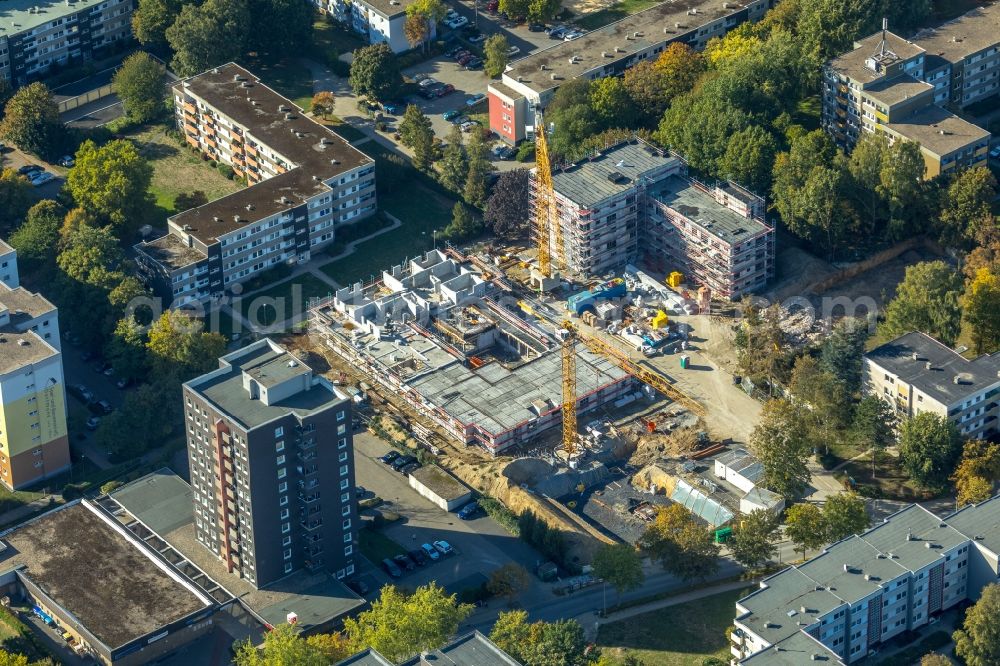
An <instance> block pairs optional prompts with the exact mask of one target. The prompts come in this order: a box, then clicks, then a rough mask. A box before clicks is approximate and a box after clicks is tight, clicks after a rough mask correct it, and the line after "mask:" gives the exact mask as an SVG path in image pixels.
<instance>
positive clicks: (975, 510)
mask: <svg viewBox="0 0 1000 666" xmlns="http://www.w3.org/2000/svg"><path fill="white" fill-rule="evenodd" d="M998 556H1000V496H997V497H994V498H993V499H991V500H988V501H986V502H983V503H981V504H978V505H975V506H967V507H965V508H964V509H962V510H961V511H958V512H956V513H952V514H950V515H948V516H946V517H945V518H938V517H937V516H935V515H934V514H933V513H931V512H930V511H928V510H927V509H925V508H923V507H921V506H920V505H917V504H912V505H910V506H908V507H906V508H904V509H901V510H900V511H898V512H896V513H894V514H892V515H891V516H889V517H887V518H885V519H884V521H883V522H882V523H880V524H878V525H876V526H874V527H872V528H871V529H869V530H867V531H865V532H863V533H862V534H859V535H856V536H851V537H848V538H846V539H843V540H842V541H838V542H837V543H835V544H833V545H831V546H829V547H827V548H826V549H824V550H823V552H822V553H821V554H819V555H817V556H816V557H813V558H812V559H810V560H808V561H807V562H805V563H804V564H800V565H797V566H793V567H789V568H788V569H785V570H784V571H781V572H780V573H777V574H775V575H773V576H770V577H769V578H765V579H764V580H763V581H761V583H760V590H758V591H756V592H754V593H753V594H751V595H749V596H747V597H744V598H743V599H740V600H739V601H738V602H737V603H736V619H735V620H734V625H735V628H734V630H733V632H732V637H731V641H732V642H731V648H732V655H733V660H732V661H733V663H734V664H735V663H739V664H748V665H750V666H758V664H760V665H761V666H771V665H772V664H789V665H792V664H794V665H800V666H805V665H806V664H812V663H815V662H816V661H825V662H828V663H833V664H849V663H853V662H856V661H859V660H861V659H864V658H865V657H867V656H868V655H869V654H872V653H873V652H875V651H876V650H877V649H878V647H879V645H880V644H881V643H884V642H885V641H888V640H890V639H892V638H894V637H896V636H899V635H900V634H901V633H903V632H905V631H912V632H922V631H928V630H929V629H928V627H930V626H931V625H933V624H934V623H935V622H936V619H935V618H937V617H938V616H939V615H940V614H941V613H942V612H944V611H946V610H948V609H949V608H952V607H954V606H955V605H957V604H959V603H960V602H962V601H965V600H972V601H974V600H976V599H977V598H978V597H979V595H980V592H981V591H982V589H983V587H985V586H986V585H988V584H990V583H996V582H998V580H1000V568H998V565H997V561H998Z"/></svg>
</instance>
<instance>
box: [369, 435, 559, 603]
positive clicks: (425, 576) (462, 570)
mask: <svg viewBox="0 0 1000 666" xmlns="http://www.w3.org/2000/svg"><path fill="white" fill-rule="evenodd" d="M389 449H390V447H389V445H388V444H386V443H385V442H383V441H382V440H380V439H379V438H377V437H375V436H374V435H371V434H369V433H367V432H361V433H356V434H355V436H354V464H355V470H356V471H355V476H356V479H357V484H358V485H359V486H364V487H365V488H367V489H368V490H370V491H372V492H374V493H375V494H376V495H378V496H379V497H381V498H382V499H384V500H386V503H387V504H388V506H386V507H385V508H387V509H391V510H392V511H395V512H397V513H399V514H400V515H401V516H402V519H401V520H400V521H398V522H397V523H395V524H393V525H390V526H389V527H386V528H384V529H383V530H382V532H383V534H385V535H386V536H388V537H389V538H391V539H393V540H394V541H396V542H397V543H399V544H400V545H401V546H403V547H404V548H406V549H407V550H413V549H415V548H419V547H420V545H421V544H423V543H431V542H433V541H436V540H439V539H443V540H444V541H447V542H448V543H450V544H451V545H452V546H453V547H454V549H455V554H453V555H450V556H448V557H445V558H443V559H441V560H439V561H438V562H434V563H429V564H427V565H426V566H424V567H419V568H418V569H417V570H416V571H413V572H410V573H405V574H404V575H403V577H402V578H401V579H399V581H398V583H399V584H400V585H404V586H406V587H410V588H413V587H417V586H419V585H424V584H426V583H428V582H430V581H437V582H438V584H440V585H442V586H445V587H447V586H449V585H451V584H453V583H455V582H457V581H460V580H462V579H464V578H467V577H468V576H472V575H475V574H483V575H485V576H489V575H490V573H492V572H493V571H494V570H496V569H497V568H499V567H500V566H502V565H504V564H507V563H509V562H517V563H518V564H520V565H522V566H524V567H525V568H526V569H528V570H529V571H530V570H531V569H532V568H533V567H534V566H535V564H536V563H538V562H540V561H543V559H544V558H543V557H542V556H541V555H540V554H539V553H538V552H537V551H535V550H534V549H533V548H532V547H531V546H529V545H527V544H526V543H524V542H523V541H521V540H520V539H517V538H515V537H513V536H511V534H510V533H509V532H507V531H506V530H504V529H503V528H502V527H500V525H498V524H497V523H496V522H494V521H493V519H492V518H489V517H486V516H484V515H482V514H480V515H479V517H477V518H475V519H474V520H460V519H459V518H458V516H457V515H455V514H454V513H447V512H445V511H443V510H441V509H440V508H439V507H437V506H435V505H434V504H432V503H431V502H430V501H429V500H427V499H425V498H423V497H421V496H420V495H419V494H417V492H416V491H415V490H413V489H412V488H410V485H409V482H408V479H407V478H406V477H404V476H403V475H401V474H399V473H397V472H394V471H393V470H392V469H391V468H390V467H389V466H388V465H384V464H383V463H381V462H379V461H378V460H376V458H377V457H378V456H380V455H382V454H384V453H385V452H386V451H388V450H389ZM373 564H374V565H375V566H376V567H377V566H378V563H377V562H376V563H373ZM367 573H368V577H370V578H374V579H375V582H376V585H375V586H373V590H374V589H375V588H376V587H378V586H381V585H382V584H383V583H385V582H388V578H387V577H386V575H385V574H384V573H383V572H382V571H381V569H376V570H375V571H371V572H367ZM535 583H537V581H534V579H533V584H532V585H531V587H530V589H529V590H528V591H527V592H525V593H524V595H523V596H522V598H521V603H522V604H523V605H526V606H527V605H530V604H535V603H543V602H545V601H548V600H551V599H552V598H554V595H553V594H552V592H551V591H550V589H549V586H548V585H539V584H535Z"/></svg>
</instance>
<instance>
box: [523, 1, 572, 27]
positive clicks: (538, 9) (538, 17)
mask: <svg viewBox="0 0 1000 666" xmlns="http://www.w3.org/2000/svg"><path fill="white" fill-rule="evenodd" d="M560 11H562V3H561V2H560V0H528V16H527V18H528V20H529V21H535V22H538V23H541V22H544V21H551V20H552V19H554V18H555V17H556V16H558V15H559V12H560ZM517 16H520V14H518V15H517Z"/></svg>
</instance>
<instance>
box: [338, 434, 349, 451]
mask: <svg viewBox="0 0 1000 666" xmlns="http://www.w3.org/2000/svg"><path fill="white" fill-rule="evenodd" d="M337 448H338V449H344V448H347V438H346V437H341V438H340V441H338V442H337Z"/></svg>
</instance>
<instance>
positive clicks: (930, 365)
mask: <svg viewBox="0 0 1000 666" xmlns="http://www.w3.org/2000/svg"><path fill="white" fill-rule="evenodd" d="M924 368H925V369H926V370H933V369H934V364H933V363H931V362H930V361H927V362H926V363H924Z"/></svg>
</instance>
